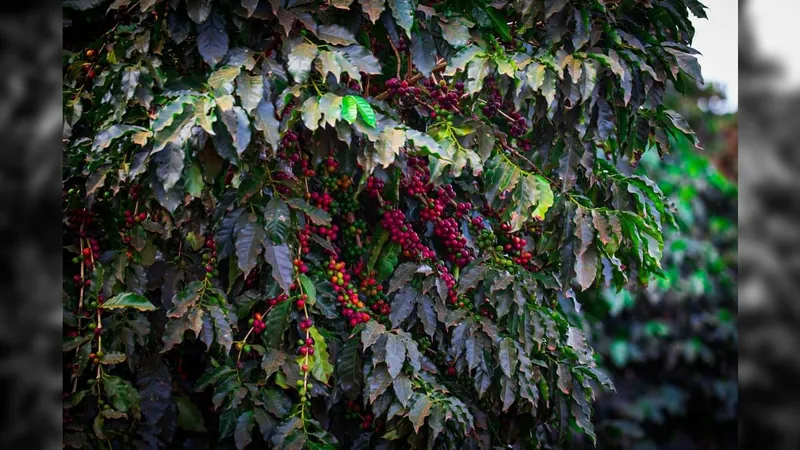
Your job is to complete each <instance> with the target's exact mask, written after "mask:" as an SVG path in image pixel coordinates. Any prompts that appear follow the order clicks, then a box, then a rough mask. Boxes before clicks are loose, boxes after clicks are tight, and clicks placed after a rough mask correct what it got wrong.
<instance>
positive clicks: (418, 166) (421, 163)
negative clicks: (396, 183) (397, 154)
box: [402, 156, 431, 197]
mask: <svg viewBox="0 0 800 450" xmlns="http://www.w3.org/2000/svg"><path fill="white" fill-rule="evenodd" d="M408 168H409V175H408V176H407V177H405V178H403V181H402V186H403V187H404V188H405V189H406V193H407V194H408V195H409V196H411V197H416V196H419V195H422V194H424V193H426V192H427V191H428V188H429V185H428V182H429V181H430V179H431V170H430V168H429V167H428V164H427V163H426V162H425V159H423V158H421V157H418V156H411V157H409V158H408Z"/></svg>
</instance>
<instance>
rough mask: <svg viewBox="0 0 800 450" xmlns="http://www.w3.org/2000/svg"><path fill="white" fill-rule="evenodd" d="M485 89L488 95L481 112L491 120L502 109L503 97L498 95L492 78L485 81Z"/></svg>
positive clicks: (498, 90)
mask: <svg viewBox="0 0 800 450" xmlns="http://www.w3.org/2000/svg"><path fill="white" fill-rule="evenodd" d="M485 89H486V90H488V91H489V95H488V96H487V97H486V105H484V107H483V110H482V112H483V115H484V116H486V117H488V118H490V119H491V118H492V117H494V116H496V115H497V111H498V110H499V109H500V108H502V107H503V96H502V95H500V89H498V88H497V86H496V85H495V82H494V78H489V79H487V80H486V83H485Z"/></svg>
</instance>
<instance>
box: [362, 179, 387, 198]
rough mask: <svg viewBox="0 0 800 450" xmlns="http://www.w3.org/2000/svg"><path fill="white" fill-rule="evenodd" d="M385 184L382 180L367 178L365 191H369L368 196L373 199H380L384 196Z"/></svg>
mask: <svg viewBox="0 0 800 450" xmlns="http://www.w3.org/2000/svg"><path fill="white" fill-rule="evenodd" d="M384 184H385V183H384V182H383V180H381V179H380V178H377V177H375V176H370V177H369V178H367V186H366V189H365V190H366V191H367V195H369V196H370V197H372V198H377V197H379V196H380V195H381V194H383V187H384Z"/></svg>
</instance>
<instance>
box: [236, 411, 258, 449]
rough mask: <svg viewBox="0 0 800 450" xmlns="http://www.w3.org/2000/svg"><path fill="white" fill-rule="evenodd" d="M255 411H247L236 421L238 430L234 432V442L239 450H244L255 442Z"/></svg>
mask: <svg viewBox="0 0 800 450" xmlns="http://www.w3.org/2000/svg"><path fill="white" fill-rule="evenodd" d="M253 425H254V423H253V411H245V412H243V413H242V415H240V416H239V418H238V419H236V430H235V431H234V432H233V441H234V443H235V444H236V448H237V450H242V449H244V448H245V447H247V446H248V445H250V442H252V441H253V436H252V433H253Z"/></svg>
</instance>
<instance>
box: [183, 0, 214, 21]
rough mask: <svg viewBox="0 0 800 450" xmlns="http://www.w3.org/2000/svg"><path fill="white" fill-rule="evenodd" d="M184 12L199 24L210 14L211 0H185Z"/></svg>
mask: <svg viewBox="0 0 800 450" xmlns="http://www.w3.org/2000/svg"><path fill="white" fill-rule="evenodd" d="M186 13H187V14H188V15H189V18H190V19H192V21H193V22H194V23H196V24H198V25H199V24H201V23H203V22H205V21H206V19H208V16H209V14H211V0H186Z"/></svg>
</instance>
